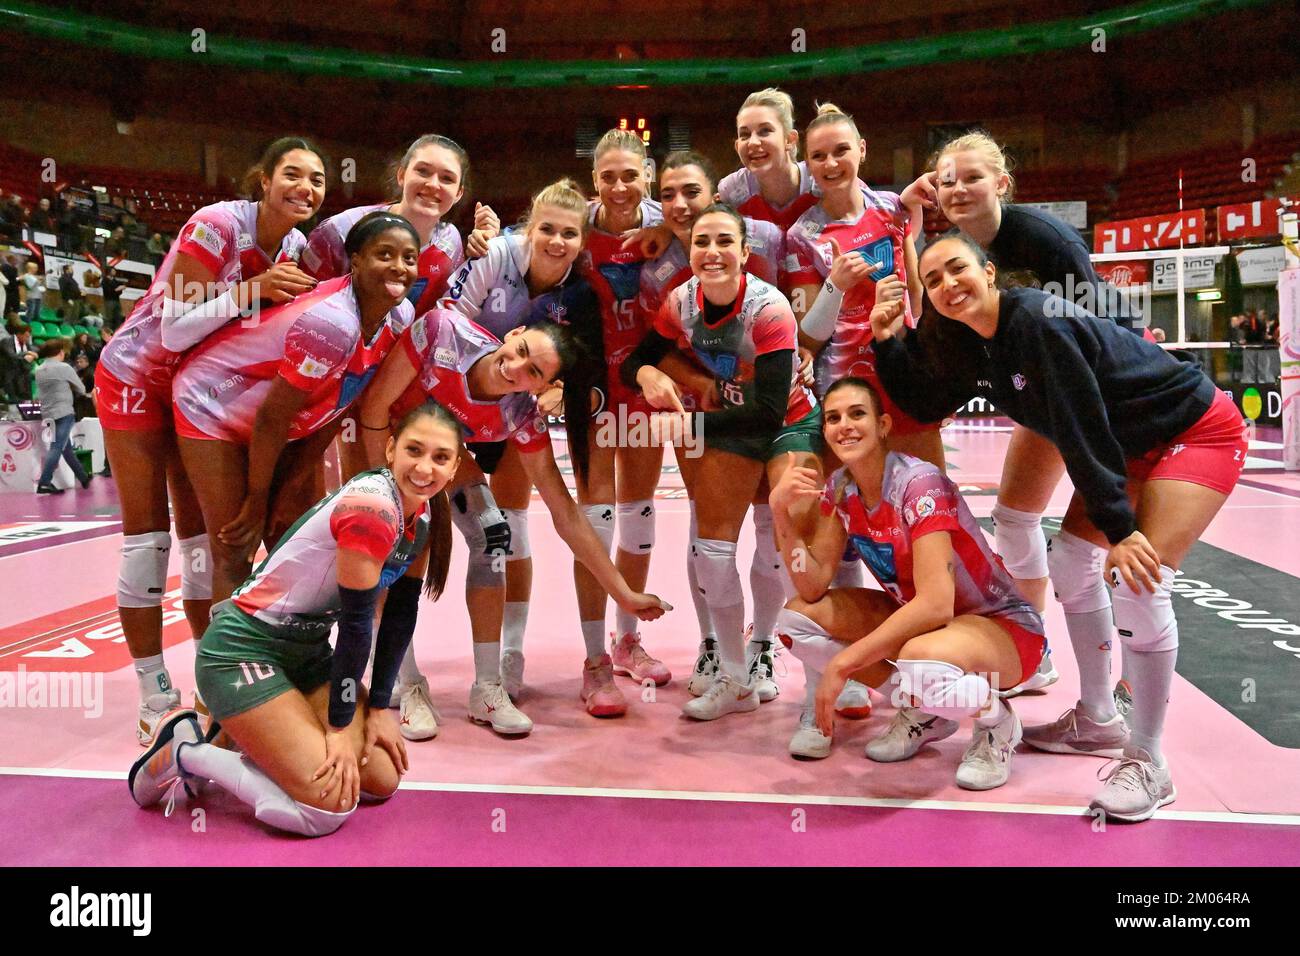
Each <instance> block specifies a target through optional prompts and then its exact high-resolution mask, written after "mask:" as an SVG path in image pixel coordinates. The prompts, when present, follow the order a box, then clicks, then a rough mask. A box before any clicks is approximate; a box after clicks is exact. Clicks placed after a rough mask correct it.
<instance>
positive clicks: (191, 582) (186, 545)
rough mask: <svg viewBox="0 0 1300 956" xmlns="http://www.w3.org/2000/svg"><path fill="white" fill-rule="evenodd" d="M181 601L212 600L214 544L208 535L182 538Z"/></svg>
mask: <svg viewBox="0 0 1300 956" xmlns="http://www.w3.org/2000/svg"><path fill="white" fill-rule="evenodd" d="M177 544H179V545H180V549H181V599H182V600H185V601H210V600H212V544H211V542H210V541H208V536H207V535H206V534H196V535H195V536H194V537H192V538H181V539H180V541H178V542H177Z"/></svg>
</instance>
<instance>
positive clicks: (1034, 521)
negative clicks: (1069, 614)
mask: <svg viewBox="0 0 1300 956" xmlns="http://www.w3.org/2000/svg"><path fill="white" fill-rule="evenodd" d="M1041 519H1042V515H1036V514H1034V513H1033V512H1030V511H1017V510H1016V509H1015V508H1008V507H1007V506H1006V505H1004V504H1002V503H1001V502H998V503H997V504H995V505H994V506H993V544H994V547H995V548H996V550H997V552H998V555H999V556H1001V558H1002V563H1003V564H1004V565H1005V566H1006V569H1007V570H1008V571H1010V572H1011V576H1012V577H1013V578H1025V579H1031V580H1032V579H1034V578H1045V577H1047V574H1048V569H1047V539H1046V538H1045V537H1043V528H1042V525H1041V523H1040V522H1041Z"/></svg>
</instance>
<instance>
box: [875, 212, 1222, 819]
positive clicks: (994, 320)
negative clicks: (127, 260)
mask: <svg viewBox="0 0 1300 956" xmlns="http://www.w3.org/2000/svg"><path fill="white" fill-rule="evenodd" d="M996 277H997V270H996V268H995V267H994V266H993V264H992V263H990V262H989V261H988V258H987V256H986V254H985V252H984V250H983V248H982V247H981V246H980V245H979V243H977V242H975V241H974V240H973V239H971V238H970V237H968V236H965V235H964V234H962V233H960V232H957V233H954V234H950V236H949V237H945V238H943V239H941V240H940V241H938V242H934V243H931V244H930V245H929V246H928V247H927V248H926V249H925V251H924V252H923V253H922V255H921V278H922V282H923V283H924V285H925V288H926V291H927V293H928V295H929V299H930V301H931V303H932V304H933V305H934V308H935V310H936V311H937V313H938V316H937V317H936V321H935V322H934V324H933V325H932V326H929V327H928V330H927V327H926V326H925V325H923V326H922V329H921V330H919V331H918V332H917V333H916V334H913V335H909V336H908V337H907V340H906V341H899V340H898V338H897V332H898V329H899V327H900V326H901V325H902V322H901V305H900V304H899V303H887V304H883V305H881V306H880V307H879V308H880V313H879V315H877V316H873V320H872V321H873V326H874V332H875V335H876V339H877V342H876V354H877V368H878V370H879V372H880V376H881V379H882V381H883V382H884V384H885V387H886V388H887V389H889V391H890V394H891V395H892V396H893V398H894V400H895V401H896V402H897V403H899V404H900V405H902V406H903V407H905V408H907V409H909V410H910V412H911V413H912V414H913V415H915V416H917V417H918V418H921V419H922V420H924V419H927V418H928V419H931V420H933V419H937V418H940V417H942V416H943V415H945V414H947V413H949V412H951V410H952V409H954V408H957V407H959V406H960V405H962V404H964V403H965V402H966V401H968V400H969V399H970V398H971V397H972V396H973V395H976V394H980V395H983V396H984V397H985V398H987V399H989V400H990V401H992V402H993V403H994V404H995V405H996V406H997V408H998V409H999V410H1000V411H1001V412H1002V413H1003V414H1005V415H1007V416H1008V417H1010V418H1011V419H1012V420H1013V421H1016V422H1018V423H1020V424H1023V425H1025V426H1026V427H1028V428H1032V429H1034V430H1035V431H1036V432H1038V433H1039V434H1041V435H1043V436H1044V437H1046V438H1048V439H1049V440H1050V441H1051V442H1052V443H1053V444H1054V445H1055V446H1056V448H1057V449H1058V451H1059V452H1060V454H1061V457H1062V458H1063V459H1064V461H1065V470H1066V473H1067V474H1069V476H1070V479H1071V481H1072V482H1073V483H1074V487H1075V489H1076V491H1075V494H1074V497H1073V498H1072V499H1071V501H1070V505H1069V507H1068V509H1067V510H1066V515H1065V519H1064V521H1063V522H1062V525H1061V532H1060V533H1059V534H1058V535H1057V536H1056V537H1055V539H1053V542H1052V546H1051V548H1050V549H1049V551H1050V554H1051V556H1052V557H1051V561H1050V563H1049V569H1050V573H1051V578H1052V586H1053V589H1054V590H1055V591H1056V593H1057V595H1058V597H1059V600H1060V602H1061V604H1062V606H1063V607H1065V608H1067V609H1070V608H1075V607H1093V608H1096V607H1104V604H1105V602H1104V597H1103V596H1102V595H1100V594H1099V593H1098V592H1099V591H1101V590H1103V589H1105V588H1106V586H1107V585H1108V584H1109V586H1110V588H1111V590H1112V593H1111V603H1112V605H1113V608H1114V620H1115V626H1116V628H1117V629H1118V631H1119V636H1120V640H1121V641H1122V642H1123V643H1124V645H1125V653H1126V656H1128V657H1129V659H1130V665H1129V667H1130V674H1131V680H1132V683H1133V709H1132V711H1131V713H1130V716H1129V721H1128V725H1127V726H1126V724H1125V721H1124V719H1123V718H1122V717H1120V716H1119V715H1118V714H1114V713H1113V700H1112V696H1111V689H1110V653H1109V642H1108V641H1107V642H1105V643H1104V644H1102V643H1098V642H1092V643H1088V642H1085V641H1082V640H1079V639H1078V638H1077V637H1076V635H1075V634H1074V633H1071V635H1070V636H1071V642H1072V643H1073V645H1074V651H1075V657H1076V658H1077V659H1078V663H1079V681H1080V689H1081V696H1080V700H1079V702H1078V703H1077V704H1076V705H1075V706H1074V707H1072V708H1070V710H1068V711H1066V712H1065V713H1064V714H1063V715H1062V716H1061V718H1060V719H1059V720H1057V721H1056V722H1054V723H1052V724H1047V725H1044V726H1039V727H1028V728H1026V729H1025V733H1024V739H1025V741H1026V742H1027V743H1029V744H1030V745H1032V746H1034V747H1037V748H1039V749H1043V750H1051V751H1055V752H1063V753H1083V754H1100V755H1109V756H1118V757H1120V760H1119V762H1118V764H1116V765H1115V767H1114V768H1113V769H1112V770H1111V772H1110V773H1109V774H1108V775H1107V777H1106V784H1105V786H1104V787H1103V789H1102V790H1101V792H1100V793H1099V794H1098V795H1097V796H1096V797H1095V798H1094V799H1093V801H1092V804H1091V806H1092V808H1093V809H1100V810H1103V811H1104V812H1105V813H1106V814H1107V815H1108V816H1110V817H1112V818H1114V819H1117V820H1128V821H1136V820H1145V819H1147V818H1148V817H1150V816H1151V815H1152V814H1153V813H1154V812H1155V811H1156V809H1158V808H1159V807H1161V806H1164V805H1165V804H1167V803H1170V802H1172V801H1173V800H1174V797H1175V789H1174V784H1173V779H1172V777H1171V775H1170V772H1169V768H1168V766H1167V764H1166V762H1165V759H1164V755H1163V753H1162V752H1161V746H1160V738H1161V734H1162V730H1163V725H1164V719H1165V712H1166V709H1167V707H1168V701H1169V693H1170V687H1171V685H1172V683H1173V676H1174V663H1175V660H1176V659H1177V656H1178V624H1177V621H1176V620H1175V617H1174V608H1173V600H1172V588H1173V582H1174V575H1175V574H1176V571H1177V568H1178V566H1179V564H1180V563H1181V562H1182V559H1183V558H1184V556H1185V555H1186V554H1187V552H1188V551H1189V550H1190V548H1191V547H1192V545H1193V544H1195V543H1196V540H1197V538H1199V537H1200V535H1201V533H1202V532H1203V531H1204V530H1205V528H1206V527H1207V526H1208V525H1209V523H1210V521H1211V520H1213V518H1214V516H1215V514H1217V513H1218V511H1219V509H1220V508H1221V507H1222V506H1223V504H1224V502H1225V501H1226V500H1227V498H1228V494H1229V493H1230V492H1231V491H1232V488H1233V487H1234V486H1235V484H1236V482H1237V478H1238V477H1239V475H1240V473H1241V469H1242V466H1243V462H1244V460H1245V454H1246V440H1245V437H1244V429H1243V426H1242V419H1241V415H1240V413H1239V412H1237V410H1236V408H1235V407H1234V406H1233V404H1232V400H1231V399H1230V398H1228V396H1227V395H1225V394H1224V393H1223V392H1220V391H1219V390H1218V389H1217V388H1215V387H1214V383H1213V382H1211V381H1210V380H1209V379H1208V378H1206V377H1205V375H1204V374H1203V373H1202V372H1201V371H1200V370H1199V369H1198V368H1196V367H1195V366H1194V365H1191V364H1187V363H1183V362H1180V361H1179V360H1178V359H1177V358H1175V357H1174V356H1172V355H1170V354H1168V353H1166V352H1165V351H1163V350H1162V349H1161V348H1160V347H1159V346H1158V345H1155V344H1154V343H1150V342H1146V341H1144V340H1143V339H1141V338H1140V337H1139V336H1136V335H1133V334H1131V333H1129V332H1126V331H1124V330H1123V329H1121V328H1119V327H1118V326H1117V325H1116V324H1115V323H1113V322H1110V321H1108V320H1102V319H1098V318H1096V317H1095V316H1093V315H1091V314H1090V313H1088V312H1087V311H1086V310H1084V309H1081V308H1079V307H1078V306H1076V305H1075V304H1074V303H1072V302H1068V301H1066V300H1064V299H1061V298H1058V297H1055V296H1052V295H1049V294H1047V293H1045V292H1043V291H1041V290H1037V289H1030V288H1013V289H1008V290H1006V291H1000V290H999V289H998V288H997V286H996V283H995V280H996ZM1099 553H1101V554H1104V555H1105V557H1104V571H1105V575H1106V577H1105V578H1104V579H1103V578H1102V576H1101V575H1099V574H1098V563H1099V562H1098V560H1097V556H1098V554H1099ZM1108 712H1110V713H1111V714H1112V716H1110V717H1109V718H1106V717H1105V714H1107V713H1108Z"/></svg>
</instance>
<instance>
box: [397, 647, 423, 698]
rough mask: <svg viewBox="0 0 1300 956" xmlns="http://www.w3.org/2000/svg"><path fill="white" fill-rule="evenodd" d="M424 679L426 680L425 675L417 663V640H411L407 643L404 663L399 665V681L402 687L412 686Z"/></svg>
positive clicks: (403, 657) (403, 658) (403, 656)
mask: <svg viewBox="0 0 1300 956" xmlns="http://www.w3.org/2000/svg"><path fill="white" fill-rule="evenodd" d="M422 680H424V675H423V674H421V673H420V666H419V665H418V664H416V663H415V641H411V642H410V643H409V644H407V645H406V653H405V654H403V655H402V663H401V664H399V665H398V668H397V683H398V686H400V687H410V686H411V685H412V684H418V683H420V681H422Z"/></svg>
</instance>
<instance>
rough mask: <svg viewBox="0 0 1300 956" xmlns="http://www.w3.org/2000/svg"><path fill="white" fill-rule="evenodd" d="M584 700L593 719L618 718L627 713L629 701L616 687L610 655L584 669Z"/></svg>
mask: <svg viewBox="0 0 1300 956" xmlns="http://www.w3.org/2000/svg"><path fill="white" fill-rule="evenodd" d="M582 699H583V701H585V702H586V704H587V713H589V714H591V716H593V717H617V716H619V715H620V714H626V713H627V700H626V699H624V697H623V692H622V691H620V690H619V689H618V688H617V687H616V686H614V666H613V664H612V662H611V661H610V659H609V655H608V654H602V655H601V656H600V660H599V661H597V662H596V663H595V664H592V663H591V662H587V663H586V664H584V665H583V667H582Z"/></svg>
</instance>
